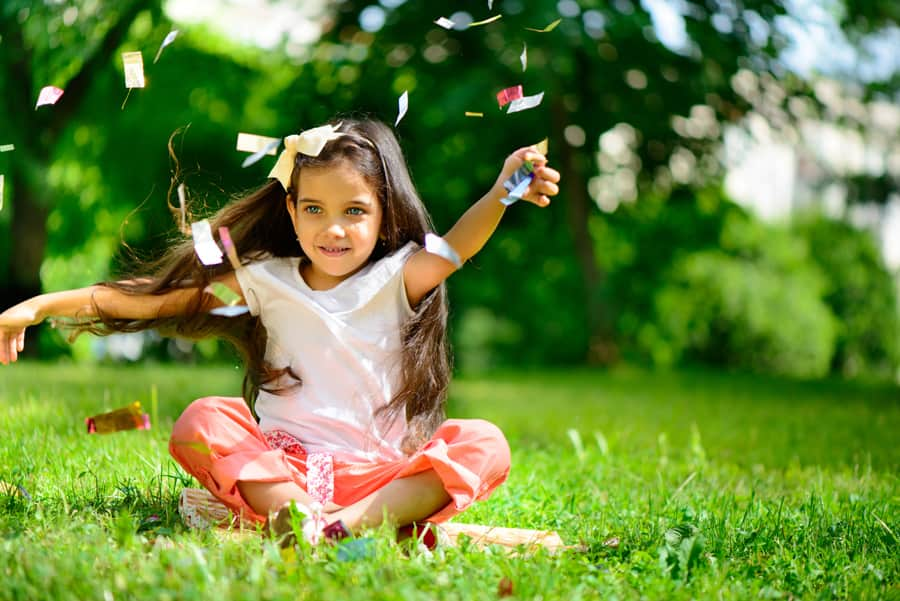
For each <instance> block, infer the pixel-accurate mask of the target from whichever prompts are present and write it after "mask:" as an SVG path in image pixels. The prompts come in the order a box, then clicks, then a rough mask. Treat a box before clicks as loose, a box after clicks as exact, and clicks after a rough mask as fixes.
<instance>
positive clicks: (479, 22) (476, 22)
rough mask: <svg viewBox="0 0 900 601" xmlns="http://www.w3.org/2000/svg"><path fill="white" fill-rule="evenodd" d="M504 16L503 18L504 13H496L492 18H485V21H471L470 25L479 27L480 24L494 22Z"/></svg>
mask: <svg viewBox="0 0 900 601" xmlns="http://www.w3.org/2000/svg"><path fill="white" fill-rule="evenodd" d="M502 18H503V15H494V16H493V17H491V18H490V19H485V20H484V21H473V22H472V23H469V27H478V26H479V25H487V24H488V23H493V22H494V21H496V20H498V19H502Z"/></svg>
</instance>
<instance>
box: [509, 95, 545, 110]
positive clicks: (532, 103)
mask: <svg viewBox="0 0 900 601" xmlns="http://www.w3.org/2000/svg"><path fill="white" fill-rule="evenodd" d="M543 99H544V93H543V92H541V93H540V94H535V95H534V96H524V97H522V98H516V99H515V100H513V101H512V102H510V103H509V109H507V111H506V112H507V113H518V112H519V111H525V110H528V109H533V108H534V107H536V106H538V105H539V104H540V103H541V101H542V100H543Z"/></svg>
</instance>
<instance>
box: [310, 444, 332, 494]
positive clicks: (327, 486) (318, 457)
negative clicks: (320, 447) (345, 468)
mask: <svg viewBox="0 0 900 601" xmlns="http://www.w3.org/2000/svg"><path fill="white" fill-rule="evenodd" d="M306 492H308V493H309V496H310V497H312V498H313V499H314V500H316V501H318V502H319V503H321V504H322V505H325V504H327V503H330V502H331V500H332V499H333V498H334V460H333V459H332V457H331V455H329V454H328V453H311V454H310V455H309V456H308V457H307V458H306Z"/></svg>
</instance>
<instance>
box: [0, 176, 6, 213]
mask: <svg viewBox="0 0 900 601" xmlns="http://www.w3.org/2000/svg"><path fill="white" fill-rule="evenodd" d="M5 178H6V176H5V175H3V174H2V173H0V211H2V210H3V188H4V184H5V181H4V180H5Z"/></svg>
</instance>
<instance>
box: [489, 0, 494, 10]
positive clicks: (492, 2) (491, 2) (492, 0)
mask: <svg viewBox="0 0 900 601" xmlns="http://www.w3.org/2000/svg"><path fill="white" fill-rule="evenodd" d="M488 10H494V0H488Z"/></svg>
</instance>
